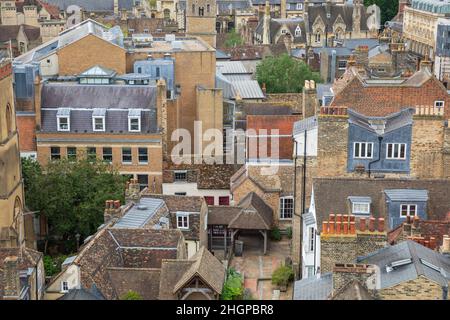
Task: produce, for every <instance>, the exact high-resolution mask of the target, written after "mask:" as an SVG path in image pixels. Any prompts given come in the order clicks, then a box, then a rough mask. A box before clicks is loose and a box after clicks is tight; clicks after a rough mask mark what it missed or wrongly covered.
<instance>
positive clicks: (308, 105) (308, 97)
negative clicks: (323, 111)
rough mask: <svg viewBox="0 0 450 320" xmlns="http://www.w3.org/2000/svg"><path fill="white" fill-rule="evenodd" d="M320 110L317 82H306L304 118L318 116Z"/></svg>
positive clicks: (304, 89) (304, 87) (304, 88)
mask: <svg viewBox="0 0 450 320" xmlns="http://www.w3.org/2000/svg"><path fill="white" fill-rule="evenodd" d="M318 108H319V104H318V101H317V88H316V82H315V81H314V80H305V85H304V86H303V118H308V117H312V116H314V115H316V114H317V112H318Z"/></svg>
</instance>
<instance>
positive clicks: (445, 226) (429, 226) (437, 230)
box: [388, 217, 450, 247]
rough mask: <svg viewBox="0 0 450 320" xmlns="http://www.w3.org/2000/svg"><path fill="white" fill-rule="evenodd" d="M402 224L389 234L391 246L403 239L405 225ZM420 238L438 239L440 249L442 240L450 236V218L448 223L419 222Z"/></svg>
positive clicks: (437, 221)
mask: <svg viewBox="0 0 450 320" xmlns="http://www.w3.org/2000/svg"><path fill="white" fill-rule="evenodd" d="M404 224H405V222H404V223H402V224H400V225H399V226H398V227H397V228H395V229H392V230H391V231H389V233H388V241H389V243H390V244H394V243H397V241H398V240H399V239H401V238H403V237H402V233H403V225H404ZM417 224H418V230H419V231H420V236H421V237H424V238H425V239H429V238H430V237H433V238H435V239H436V245H437V246H438V247H439V246H441V245H442V239H443V236H444V235H448V234H450V218H449V217H447V220H446V221H439V220H419V221H418V222H417Z"/></svg>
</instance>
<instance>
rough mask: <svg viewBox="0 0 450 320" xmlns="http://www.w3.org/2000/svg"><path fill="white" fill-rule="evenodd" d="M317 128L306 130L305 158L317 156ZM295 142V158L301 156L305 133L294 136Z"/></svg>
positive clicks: (303, 148)
mask: <svg viewBox="0 0 450 320" xmlns="http://www.w3.org/2000/svg"><path fill="white" fill-rule="evenodd" d="M317 131H318V130H317V127H316V128H313V129H311V130H308V132H307V135H306V155H307V156H317V144H318V134H317ZM294 139H295V142H296V144H297V156H299V157H300V156H303V153H304V150H305V133H304V132H302V133H299V134H297V135H295V136H294Z"/></svg>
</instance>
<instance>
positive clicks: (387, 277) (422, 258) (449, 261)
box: [358, 240, 450, 299]
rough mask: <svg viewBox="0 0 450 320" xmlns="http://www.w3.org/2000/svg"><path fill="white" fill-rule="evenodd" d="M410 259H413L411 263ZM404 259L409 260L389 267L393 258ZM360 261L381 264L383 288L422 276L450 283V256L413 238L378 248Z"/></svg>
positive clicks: (381, 286)
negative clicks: (391, 267)
mask: <svg viewBox="0 0 450 320" xmlns="http://www.w3.org/2000/svg"><path fill="white" fill-rule="evenodd" d="M408 259H410V263H407V260H408ZM402 260H403V261H405V263H404V264H402V265H400V266H398V267H394V268H393V269H392V270H390V269H389V266H390V265H391V264H392V263H393V262H397V261H402ZM358 262H362V263H367V264H375V265H377V266H378V267H379V268H380V288H381V289H384V288H389V287H393V286H395V285H397V284H400V283H402V282H406V281H409V280H414V279H416V278H417V277H419V276H424V277H426V278H428V279H429V280H431V281H433V282H436V283H438V284H440V285H442V286H448V282H449V281H450V258H448V257H446V256H444V255H442V254H440V253H438V252H436V251H433V250H431V249H428V248H426V247H424V246H422V245H420V244H418V243H416V242H414V241H411V240H406V241H403V242H401V243H399V244H396V245H394V246H389V247H386V248H383V249H380V250H378V251H375V252H373V253H371V254H370V255H369V256H366V257H362V258H359V259H358ZM440 298H441V297H440V296H438V297H436V299H440Z"/></svg>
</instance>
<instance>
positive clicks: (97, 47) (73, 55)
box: [58, 35, 126, 75]
mask: <svg viewBox="0 0 450 320" xmlns="http://www.w3.org/2000/svg"><path fill="white" fill-rule="evenodd" d="M58 59H59V74H60V75H76V74H79V73H81V72H83V71H85V70H87V69H89V68H90V67H93V66H95V65H97V64H98V65H101V66H102V67H106V68H109V69H113V70H114V71H116V72H117V73H118V74H124V73H126V52H125V49H123V48H120V47H119V46H116V45H114V44H111V43H109V42H108V41H106V40H103V39H100V38H98V37H97V36H94V35H88V36H86V37H84V38H83V39H80V40H78V41H75V42H73V43H72V44H70V45H68V46H65V47H63V48H61V49H60V50H59V51H58Z"/></svg>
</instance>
